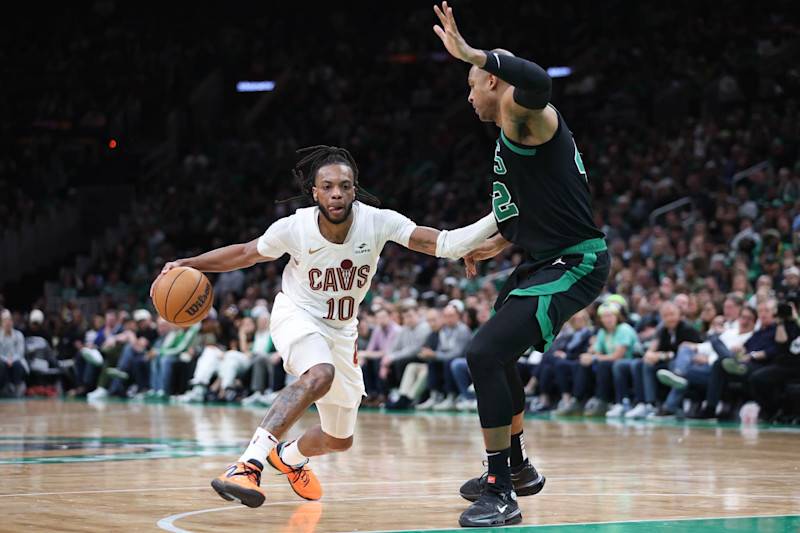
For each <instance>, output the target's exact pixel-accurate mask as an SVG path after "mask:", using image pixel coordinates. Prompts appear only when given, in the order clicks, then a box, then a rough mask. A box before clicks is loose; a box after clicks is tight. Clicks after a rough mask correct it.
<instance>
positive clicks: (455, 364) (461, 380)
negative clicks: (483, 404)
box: [450, 357, 475, 400]
mask: <svg viewBox="0 0 800 533" xmlns="http://www.w3.org/2000/svg"><path fill="white" fill-rule="evenodd" d="M450 374H451V375H452V376H453V381H455V384H456V387H458V394H459V396H461V397H462V398H467V399H469V400H472V399H474V398H475V393H474V392H470V391H469V386H470V385H471V384H472V376H470V375H469V367H468V366H467V359H466V358H465V357H456V358H455V359H453V360H451V361H450Z"/></svg>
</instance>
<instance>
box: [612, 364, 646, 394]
mask: <svg viewBox="0 0 800 533" xmlns="http://www.w3.org/2000/svg"><path fill="white" fill-rule="evenodd" d="M641 366H642V360H641V359H618V360H616V361H614V367H613V369H612V372H613V374H614V401H615V402H616V403H622V400H623V399H624V398H629V399H630V400H631V405H636V404H637V403H641V402H643V401H644V381H643V379H642V369H641ZM631 384H632V385H633V387H631ZM631 388H632V389H633V397H631V395H630V392H631Z"/></svg>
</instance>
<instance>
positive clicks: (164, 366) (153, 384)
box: [150, 356, 178, 395]
mask: <svg viewBox="0 0 800 533" xmlns="http://www.w3.org/2000/svg"><path fill="white" fill-rule="evenodd" d="M177 360H178V359H177V357H165V356H158V357H154V358H152V359H151V360H150V388H151V389H152V390H154V391H159V390H163V391H164V393H165V394H167V395H171V394H172V374H173V371H174V369H175V363H176V362H177Z"/></svg>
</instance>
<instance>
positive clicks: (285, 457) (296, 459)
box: [281, 439, 308, 466]
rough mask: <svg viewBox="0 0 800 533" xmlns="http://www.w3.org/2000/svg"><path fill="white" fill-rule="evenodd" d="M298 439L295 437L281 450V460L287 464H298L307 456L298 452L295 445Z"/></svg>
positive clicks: (303, 461)
mask: <svg viewBox="0 0 800 533" xmlns="http://www.w3.org/2000/svg"><path fill="white" fill-rule="evenodd" d="M299 440H300V439H295V440H293V441H292V442H290V443H289V444H287V445H286V446H284V447H283V449H282V450H281V461H283V462H284V463H286V464H287V465H289V466H300V465H302V464H303V463H305V462H306V461H308V457H306V456H305V455H303V454H302V453H300V448H298V447H297V442H298V441H299Z"/></svg>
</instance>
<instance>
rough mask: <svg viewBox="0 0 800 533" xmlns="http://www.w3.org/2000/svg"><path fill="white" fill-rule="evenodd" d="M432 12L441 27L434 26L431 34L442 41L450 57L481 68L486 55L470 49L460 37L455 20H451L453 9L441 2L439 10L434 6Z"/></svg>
mask: <svg viewBox="0 0 800 533" xmlns="http://www.w3.org/2000/svg"><path fill="white" fill-rule="evenodd" d="M433 11H434V12H435V13H436V16H437V17H439V22H441V23H442V25H441V26H439V25H438V24H436V25H434V26H433V32H434V33H435V34H436V35H438V36H439V38H440V39H441V40H442V43H443V44H444V47H445V48H446V49H447V51H448V52H450V55H452V56H453V57H455V58H457V59H460V60H462V61H465V62H467V63H472V64H473V65H478V66H479V67H480V66H483V65H484V64H485V63H486V54H484V53H483V52H482V51H480V50H476V49H475V48H472V47H471V46H470V45H468V44H467V41H465V40H464V38H463V37H462V36H461V33H459V31H458V26H456V19H455V18H453V8H452V7H449V6H448V5H447V2H442V7H441V9H440V8H439V6H436V5H435V6H433Z"/></svg>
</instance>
